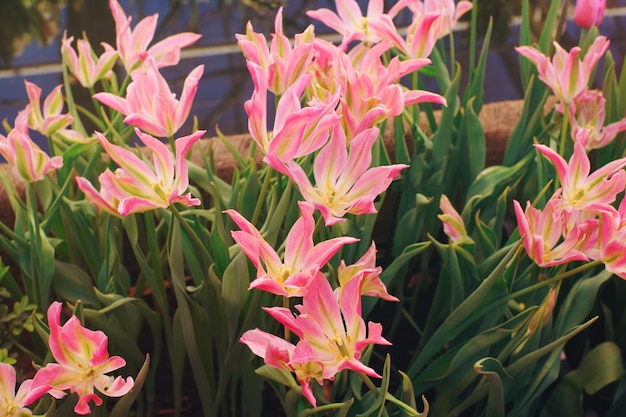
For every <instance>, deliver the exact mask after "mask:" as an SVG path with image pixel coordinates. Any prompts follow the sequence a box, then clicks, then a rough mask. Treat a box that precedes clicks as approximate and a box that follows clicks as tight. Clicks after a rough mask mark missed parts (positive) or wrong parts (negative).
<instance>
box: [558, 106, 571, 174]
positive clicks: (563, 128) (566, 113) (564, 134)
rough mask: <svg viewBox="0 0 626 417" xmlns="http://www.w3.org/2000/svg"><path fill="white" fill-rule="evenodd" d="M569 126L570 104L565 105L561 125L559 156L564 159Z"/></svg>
mask: <svg viewBox="0 0 626 417" xmlns="http://www.w3.org/2000/svg"><path fill="white" fill-rule="evenodd" d="M568 125H569V104H568V103H565V104H564V105H563V123H562V125H561V139H560V142H559V155H561V156H562V157H565V145H566V143H567V127H568ZM557 186H558V185H557Z"/></svg>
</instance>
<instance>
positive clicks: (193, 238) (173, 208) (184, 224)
mask: <svg viewBox="0 0 626 417" xmlns="http://www.w3.org/2000/svg"><path fill="white" fill-rule="evenodd" d="M170 210H171V211H172V213H173V214H174V216H175V217H176V219H177V220H178V222H179V223H180V225H181V226H182V227H183V230H184V231H185V233H187V237H188V238H189V239H191V242H192V243H193V246H194V247H196V248H200V249H201V250H202V255H203V258H204V259H205V260H206V261H207V262H210V260H211V259H212V257H211V254H210V253H209V251H208V250H207V249H206V247H205V246H204V244H203V243H202V241H201V240H200V238H199V237H198V235H197V234H196V233H195V232H194V231H193V229H192V228H191V226H189V223H187V221H186V220H185V218H184V217H183V215H182V214H181V213H180V211H179V210H178V209H177V208H176V206H175V205H174V204H171V205H170ZM207 270H208V268H207Z"/></svg>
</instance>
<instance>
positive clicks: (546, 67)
mask: <svg viewBox="0 0 626 417" xmlns="http://www.w3.org/2000/svg"><path fill="white" fill-rule="evenodd" d="M554 47H555V48H556V52H555V54H554V57H553V58H552V59H550V58H548V57H547V56H545V55H543V54H542V53H541V52H540V51H538V50H537V49H535V48H533V47H531V46H518V47H516V48H515V50H516V51H517V52H519V53H520V54H521V55H523V56H525V57H526V58H528V59H529V60H530V61H531V62H532V63H533V64H535V66H536V67H537V71H538V72H539V79H540V80H541V81H543V82H544V83H545V84H546V85H547V86H548V87H550V89H552V92H553V93H554V94H555V95H556V96H557V98H558V99H559V100H561V101H562V102H563V103H565V104H569V103H571V102H572V101H574V100H575V99H576V97H577V96H578V95H579V94H580V93H582V92H583V91H585V90H586V89H587V85H588V84H589V79H590V78H591V73H592V72H593V70H594V68H595V66H596V64H597V63H598V61H599V60H600V58H602V56H603V55H604V53H605V52H606V50H607V49H608V47H609V40H608V39H607V38H606V37H604V36H598V37H597V38H596V39H595V40H594V42H593V44H592V45H591V46H590V47H589V49H588V50H587V53H585V57H584V58H583V59H582V60H581V59H580V58H579V55H580V53H581V52H582V50H581V48H580V47H578V46H575V47H573V48H572V49H571V50H570V51H569V52H566V51H565V50H564V49H563V48H562V47H561V45H559V44H558V43H557V42H554Z"/></svg>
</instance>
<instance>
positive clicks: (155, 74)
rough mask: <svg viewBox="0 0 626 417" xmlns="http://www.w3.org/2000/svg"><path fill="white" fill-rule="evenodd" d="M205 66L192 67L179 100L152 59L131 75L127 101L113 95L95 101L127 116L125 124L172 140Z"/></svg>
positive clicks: (185, 117) (99, 97)
mask: <svg viewBox="0 0 626 417" xmlns="http://www.w3.org/2000/svg"><path fill="white" fill-rule="evenodd" d="M203 71H204V65H199V66H197V67H196V68H194V69H193V70H192V71H191V72H190V73H189V75H188V76H187V78H186V79H185V83H184V85H183V91H182V93H181V96H180V100H177V99H176V95H175V94H173V93H172V91H171V90H170V87H169V85H168V84H167V81H166V80H165V78H164V77H163V75H161V73H160V72H159V69H158V66H157V63H156V61H155V60H154V59H148V62H147V68H146V69H145V70H144V69H137V70H135V71H133V72H132V74H131V78H132V82H131V83H130V84H129V85H128V88H127V90H126V98H122V97H119V96H117V95H115V94H112V93H97V94H94V96H93V97H94V98H95V99H96V100H98V101H100V102H101V103H103V104H105V105H107V106H109V107H111V108H112V109H113V110H115V111H117V112H119V113H121V114H123V115H124V116H126V117H125V118H124V123H127V124H130V125H133V126H136V127H138V128H140V129H142V130H144V131H145V132H147V133H150V134H151V135H154V136H160V137H168V138H169V137H172V136H173V135H174V134H175V133H176V132H177V131H178V130H179V129H180V128H181V127H182V125H183V123H185V121H186V120H187V117H188V116H189V112H190V111H191V105H192V103H193V99H194V97H195V95H196V91H197V90H198V82H199V81H200V78H201V77H202V73H203Z"/></svg>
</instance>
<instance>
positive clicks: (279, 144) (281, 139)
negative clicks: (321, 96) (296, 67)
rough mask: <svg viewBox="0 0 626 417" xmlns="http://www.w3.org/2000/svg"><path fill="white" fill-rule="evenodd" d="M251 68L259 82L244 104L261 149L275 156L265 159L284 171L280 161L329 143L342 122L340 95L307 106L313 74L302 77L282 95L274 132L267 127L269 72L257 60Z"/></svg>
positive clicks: (251, 129)
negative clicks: (303, 98)
mask: <svg viewBox="0 0 626 417" xmlns="http://www.w3.org/2000/svg"><path fill="white" fill-rule="evenodd" d="M248 69H249V70H250V73H251V75H252V79H253V81H254V85H255V87H254V92H253V94H252V97H251V98H250V100H248V101H246V102H245V103H244V109H245V111H246V113H247V115H248V130H249V131H250V135H251V136H252V138H253V139H254V141H255V142H256V143H257V145H258V146H259V149H260V150H261V152H263V153H264V154H265V155H271V156H272V157H273V158H272V159H268V158H266V159H265V162H267V163H268V164H270V165H271V166H273V167H274V168H275V169H277V170H279V171H281V172H283V171H284V170H283V168H282V164H281V163H280V161H288V160H291V159H295V158H299V157H302V156H306V155H309V154H311V153H313V152H315V151H316V150H318V149H320V148H321V147H322V146H324V144H326V142H328V137H329V131H330V129H331V128H332V127H333V126H334V125H336V124H337V123H338V122H339V116H338V115H337V113H336V112H335V110H334V109H335V107H336V106H337V102H338V100H339V94H338V93H337V94H335V95H334V96H333V97H332V98H330V99H329V100H328V102H322V101H320V100H316V99H313V100H311V101H310V102H309V103H308V105H307V106H304V107H303V106H302V104H301V96H302V93H303V91H304V89H305V87H306V86H307V84H308V83H309V82H310V77H309V76H308V75H303V76H301V77H300V78H299V79H298V80H296V81H295V82H294V83H293V84H292V85H291V86H289V87H288V88H287V89H286V90H285V91H284V93H283V95H282V97H281V98H280V101H279V102H278V106H277V107H276V118H275V120H274V129H273V131H272V132H271V133H270V132H268V130H267V89H268V73H267V72H266V71H263V69H262V68H261V67H259V66H258V65H256V64H254V63H253V62H248ZM277 161H278V163H277Z"/></svg>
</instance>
